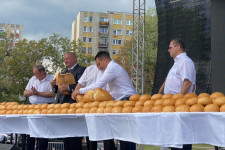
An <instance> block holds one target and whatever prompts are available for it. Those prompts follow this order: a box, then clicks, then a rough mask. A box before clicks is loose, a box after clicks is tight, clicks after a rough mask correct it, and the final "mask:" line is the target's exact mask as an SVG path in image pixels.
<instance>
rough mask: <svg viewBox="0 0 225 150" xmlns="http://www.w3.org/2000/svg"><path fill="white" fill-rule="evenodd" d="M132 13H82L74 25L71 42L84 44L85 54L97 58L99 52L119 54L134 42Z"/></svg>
mask: <svg viewBox="0 0 225 150" xmlns="http://www.w3.org/2000/svg"><path fill="white" fill-rule="evenodd" d="M132 18H133V15H132V13H124V12H111V11H110V12H106V13H101V12H87V11H81V12H79V13H78V15H77V20H75V21H73V23H72V34H71V40H72V41H78V40H81V41H82V42H83V52H84V53H86V54H91V55H93V56H95V55H96V54H97V52H98V51H100V50H104V51H108V52H109V53H110V54H111V55H112V56H113V55H116V54H118V52H119V51H120V50H121V47H122V46H123V45H124V43H125V42H126V41H130V40H132V28H133V19H132Z"/></svg>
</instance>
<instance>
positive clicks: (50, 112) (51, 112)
mask: <svg viewBox="0 0 225 150" xmlns="http://www.w3.org/2000/svg"><path fill="white" fill-rule="evenodd" d="M50 105H51V104H50ZM54 111H55V110H54V108H50V109H48V111H47V114H54Z"/></svg>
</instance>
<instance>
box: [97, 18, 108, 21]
mask: <svg viewBox="0 0 225 150" xmlns="http://www.w3.org/2000/svg"><path fill="white" fill-rule="evenodd" d="M99 20H100V22H109V19H108V18H100V19H99Z"/></svg>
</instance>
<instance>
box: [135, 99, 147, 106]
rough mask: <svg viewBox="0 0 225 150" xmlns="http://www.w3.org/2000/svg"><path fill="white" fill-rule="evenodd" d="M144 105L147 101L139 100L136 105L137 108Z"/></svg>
mask: <svg viewBox="0 0 225 150" xmlns="http://www.w3.org/2000/svg"><path fill="white" fill-rule="evenodd" d="M144 103H145V101H141V100H139V101H137V102H136V103H135V106H144Z"/></svg>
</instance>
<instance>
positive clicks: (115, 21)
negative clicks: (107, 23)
mask: <svg viewBox="0 0 225 150" xmlns="http://www.w3.org/2000/svg"><path fill="white" fill-rule="evenodd" d="M113 24H122V20H121V19H114V20H113Z"/></svg>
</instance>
